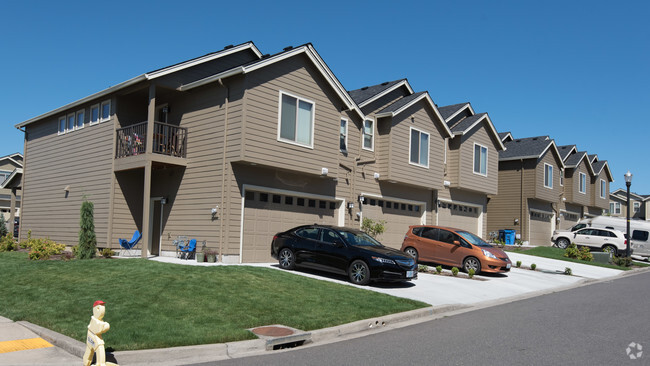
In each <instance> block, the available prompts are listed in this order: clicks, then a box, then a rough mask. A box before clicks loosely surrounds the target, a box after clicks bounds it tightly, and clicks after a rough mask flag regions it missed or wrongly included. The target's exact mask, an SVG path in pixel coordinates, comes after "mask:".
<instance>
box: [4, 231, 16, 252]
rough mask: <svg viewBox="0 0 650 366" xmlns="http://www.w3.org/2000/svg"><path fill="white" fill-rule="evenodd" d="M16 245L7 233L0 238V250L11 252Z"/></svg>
mask: <svg viewBox="0 0 650 366" xmlns="http://www.w3.org/2000/svg"><path fill="white" fill-rule="evenodd" d="M17 248H18V245H17V244H16V241H15V240H14V238H13V235H11V234H9V233H7V234H6V235H5V236H3V237H2V238H0V252H11V251H12V250H16V249H17Z"/></svg>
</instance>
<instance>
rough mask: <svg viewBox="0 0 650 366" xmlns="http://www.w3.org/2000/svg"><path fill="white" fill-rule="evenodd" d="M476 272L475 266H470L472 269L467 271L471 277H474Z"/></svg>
mask: <svg viewBox="0 0 650 366" xmlns="http://www.w3.org/2000/svg"><path fill="white" fill-rule="evenodd" d="M474 274H476V271H474V268H470V270H469V271H467V275H468V276H469V278H473V277H474Z"/></svg>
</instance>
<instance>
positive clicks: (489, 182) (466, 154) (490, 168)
mask: <svg viewBox="0 0 650 366" xmlns="http://www.w3.org/2000/svg"><path fill="white" fill-rule="evenodd" d="M485 124H486V123H481V124H480V125H479V126H480V127H478V128H475V129H474V130H473V131H472V132H470V133H468V134H465V135H462V136H461V137H460V138H461V143H460V149H459V150H460V153H459V154H458V155H459V161H458V162H457V164H458V165H457V167H456V169H457V170H458V181H457V184H458V187H460V188H463V189H469V190H472V191H476V192H484V193H486V194H497V188H498V186H497V181H498V176H499V152H498V151H497V145H496V141H495V140H494V139H493V138H492V137H491V136H490V132H489V131H488V129H487V127H486V125H485ZM457 138H458V137H457ZM457 138H455V139H457ZM474 144H478V145H481V146H484V147H487V149H488V154H487V156H488V164H487V176H483V175H481V174H477V173H474ZM450 168H451V166H450ZM453 183H454V182H452V186H453Z"/></svg>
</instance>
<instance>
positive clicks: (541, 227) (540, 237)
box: [529, 211, 553, 246]
mask: <svg viewBox="0 0 650 366" xmlns="http://www.w3.org/2000/svg"><path fill="white" fill-rule="evenodd" d="M552 221H553V214H552V213H543V212H540V211H530V228H529V233H530V239H529V241H530V244H531V245H545V246H549V245H551V244H552V243H551V236H552V235H553V226H552Z"/></svg>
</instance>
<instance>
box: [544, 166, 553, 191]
mask: <svg viewBox="0 0 650 366" xmlns="http://www.w3.org/2000/svg"><path fill="white" fill-rule="evenodd" d="M544 187H546V188H553V166H552V165H549V164H544Z"/></svg>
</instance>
